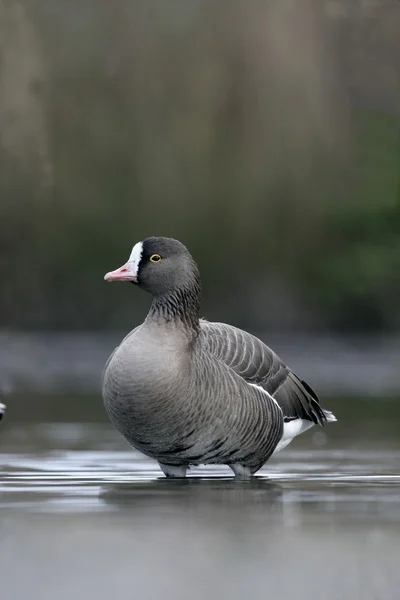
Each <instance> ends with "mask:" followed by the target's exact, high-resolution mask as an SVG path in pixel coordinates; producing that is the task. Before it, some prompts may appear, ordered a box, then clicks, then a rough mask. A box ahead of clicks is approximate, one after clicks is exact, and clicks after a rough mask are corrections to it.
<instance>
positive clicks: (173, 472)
mask: <svg viewBox="0 0 400 600" xmlns="http://www.w3.org/2000/svg"><path fill="white" fill-rule="evenodd" d="M158 464H159V465H160V469H161V471H162V472H163V473H164V475H165V477H186V470H187V467H186V466H185V465H179V466H176V465H164V463H160V462H159V463H158Z"/></svg>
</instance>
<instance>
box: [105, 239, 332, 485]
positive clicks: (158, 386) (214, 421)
mask: <svg viewBox="0 0 400 600" xmlns="http://www.w3.org/2000/svg"><path fill="white" fill-rule="evenodd" d="M104 279H105V280H106V281H108V282H113V281H129V282H131V283H133V284H134V285H135V286H137V287H139V288H142V289H143V290H145V291H146V292H148V293H150V294H151V295H152V297H153V301H152V303H151V306H150V309H149V312H148V314H147V317H146V319H145V320H144V322H143V323H142V324H141V325H138V326H137V327H136V328H135V329H133V330H132V331H131V332H130V333H129V334H128V335H127V336H126V337H125V338H124V339H123V340H122V342H121V344H120V345H119V346H118V347H117V348H116V349H115V350H114V352H113V353H112V354H111V356H110V357H109V359H108V361H107V362H106V365H105V367H104V370H103V374H102V383H101V385H102V396H103V401H104V406H105V410H106V412H107V414H108V417H109V419H110V421H111V422H112V424H113V425H114V426H115V427H116V429H117V430H118V431H119V432H120V433H121V434H122V436H123V437H124V438H125V439H126V440H127V441H128V442H129V443H130V444H131V445H132V446H133V447H134V448H136V449H137V450H138V451H140V452H141V453H143V454H145V455H146V456H148V457H151V458H153V459H155V460H156V461H158V464H159V466H160V468H161V470H162V471H163V473H164V475H165V476H166V477H185V476H186V473H187V469H188V468H190V467H192V466H197V465H201V464H219V465H227V466H228V467H230V469H231V470H232V471H233V474H234V475H235V476H236V477H237V478H239V479H248V478H250V477H251V476H252V475H254V474H255V473H256V472H257V471H258V470H259V469H260V468H261V467H262V466H263V465H264V464H265V463H266V462H267V460H268V459H269V458H270V457H271V456H272V455H273V454H274V453H276V452H278V451H280V450H282V449H283V448H285V447H286V446H287V445H288V444H289V443H290V442H291V441H292V439H293V438H294V437H295V436H297V435H299V434H300V433H302V432H303V431H306V430H307V429H309V428H310V427H312V426H313V425H324V424H325V423H326V422H328V421H336V418H335V417H334V415H333V414H332V413H331V412H330V411H328V410H324V409H323V408H321V406H320V402H319V399H318V396H317V395H316V393H315V392H314V390H313V389H312V388H311V387H310V386H309V385H308V384H307V383H306V382H305V381H303V380H302V379H300V378H299V377H298V376H297V375H296V374H295V373H294V372H293V371H291V370H290V369H289V368H288V367H287V366H286V365H285V363H284V362H283V361H282V360H281V359H280V358H279V357H278V356H277V355H276V354H275V353H274V352H273V351H272V350H271V349H270V348H269V347H268V346H266V345H265V344H264V343H263V342H262V341H261V340H259V339H258V338H257V337H255V336H253V335H251V334H250V333H247V332H246V331H243V330H241V329H238V328H236V327H234V326H232V325H227V324H225V323H212V322H209V321H207V320H205V319H201V318H200V317H199V311H200V293H201V283H200V274H199V270H198V267H197V265H196V263H195V261H194V259H193V258H192V256H191V254H190V252H189V251H188V249H187V248H186V247H185V246H184V245H183V244H182V243H181V242H180V241H178V240H175V239H172V238H166V237H149V238H146V239H145V240H143V241H140V242H138V243H136V244H135V245H134V246H133V249H132V252H131V254H130V256H129V259H128V261H127V262H126V263H125V264H124V265H123V266H122V267H120V268H118V269H116V270H114V271H110V272H109V273H106V275H105V276H104Z"/></svg>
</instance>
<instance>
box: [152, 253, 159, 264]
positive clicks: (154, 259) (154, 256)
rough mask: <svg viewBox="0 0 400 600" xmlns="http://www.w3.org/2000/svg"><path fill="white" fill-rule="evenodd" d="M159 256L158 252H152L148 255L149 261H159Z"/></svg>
mask: <svg viewBox="0 0 400 600" xmlns="http://www.w3.org/2000/svg"><path fill="white" fill-rule="evenodd" d="M160 260H161V256H160V255H159V254H152V255H151V256H150V262H160Z"/></svg>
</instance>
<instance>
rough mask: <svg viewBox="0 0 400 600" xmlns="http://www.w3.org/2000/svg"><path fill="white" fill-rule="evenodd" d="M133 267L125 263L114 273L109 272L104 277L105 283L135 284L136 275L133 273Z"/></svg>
mask: <svg viewBox="0 0 400 600" xmlns="http://www.w3.org/2000/svg"><path fill="white" fill-rule="evenodd" d="M134 267H135V265H134V264H132V263H129V262H127V263H126V265H123V266H122V267H120V268H119V269H115V271H110V272H109V273H106V274H105V275H104V279H105V280H106V281H134V282H135V283H137V275H136V274H135V273H134Z"/></svg>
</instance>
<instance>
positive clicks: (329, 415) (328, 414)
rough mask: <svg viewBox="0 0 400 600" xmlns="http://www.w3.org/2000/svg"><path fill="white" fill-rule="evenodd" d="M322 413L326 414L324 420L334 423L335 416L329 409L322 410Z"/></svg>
mask: <svg viewBox="0 0 400 600" xmlns="http://www.w3.org/2000/svg"><path fill="white" fill-rule="evenodd" d="M324 415H325V416H326V420H327V421H328V423H334V422H335V421H337V418H336V417H335V415H334V414H333V413H332V412H331V411H330V410H324Z"/></svg>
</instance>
